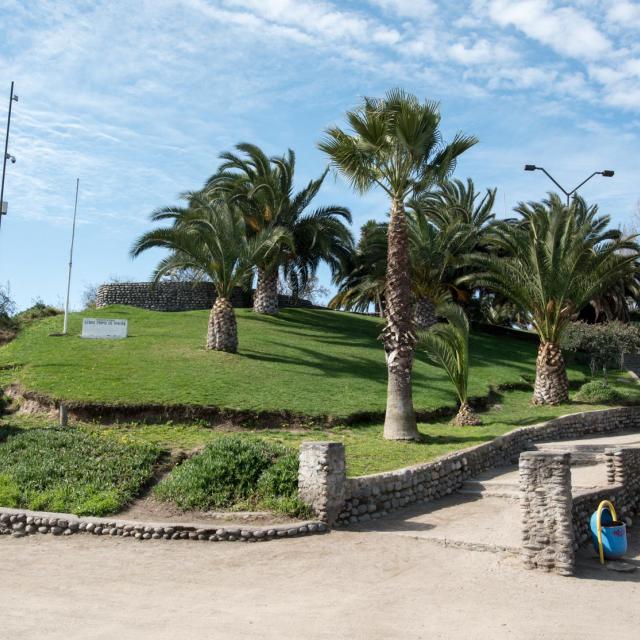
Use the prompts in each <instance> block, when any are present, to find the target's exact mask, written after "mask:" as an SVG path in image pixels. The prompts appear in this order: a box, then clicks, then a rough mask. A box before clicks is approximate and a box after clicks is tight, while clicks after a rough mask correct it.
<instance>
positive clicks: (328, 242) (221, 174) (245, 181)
mask: <svg viewBox="0 0 640 640" xmlns="http://www.w3.org/2000/svg"><path fill="white" fill-rule="evenodd" d="M236 149H237V150H238V151H239V152H240V154H235V153H229V152H226V153H223V154H221V156H220V157H221V159H222V160H223V162H222V164H221V165H220V167H219V168H218V171H217V172H216V173H215V174H214V175H213V176H212V177H211V178H210V179H209V180H208V181H207V184H206V186H205V189H206V190H208V191H211V192H213V193H222V194H224V195H225V196H226V197H228V198H230V199H231V201H233V202H234V203H235V204H236V205H237V206H238V207H239V208H240V209H241V210H242V212H243V214H244V217H245V221H246V224H247V233H248V234H249V235H252V234H255V233H260V232H261V231H264V230H266V229H269V228H271V227H276V226H278V227H282V228H284V229H286V230H287V231H288V232H289V234H290V236H291V238H292V242H291V244H282V245H280V251H277V252H273V253H271V254H270V255H269V256H268V257H267V258H265V259H264V260H263V261H261V262H259V263H258V264H257V268H258V269H257V270H258V281H257V285H256V292H255V295H254V304H253V309H254V311H255V312H257V313H266V314H275V313H277V312H278V279H279V274H280V273H281V274H282V277H283V278H284V279H285V280H286V282H287V283H288V285H289V288H290V289H291V291H292V292H293V294H294V296H295V295H297V293H298V292H299V291H302V290H303V289H304V287H305V286H306V284H307V283H308V282H309V279H310V278H311V277H312V276H314V275H315V273H316V270H317V268H318V266H319V265H320V262H323V261H324V262H326V263H327V264H328V265H329V268H330V269H331V272H332V273H335V272H336V271H337V270H338V268H339V266H340V264H341V263H342V262H343V261H344V260H346V259H347V256H348V255H349V254H350V253H351V252H352V251H353V237H352V235H351V232H350V231H349V229H348V228H347V226H346V225H345V224H344V222H345V221H346V222H348V223H350V222H351V214H350V213H349V210H348V209H346V208H344V207H339V206H337V205H330V206H325V207H319V208H317V209H315V210H313V211H307V209H308V207H309V205H310V204H311V202H312V200H313V199H314V198H315V197H316V195H317V194H318V192H319V190H320V187H321V186H322V183H323V182H324V178H325V176H326V173H327V172H326V171H325V172H324V173H323V174H322V175H321V176H320V178H318V179H317V180H311V181H310V182H309V184H308V185H307V186H306V187H305V188H304V189H302V190H301V191H299V192H297V193H295V192H294V189H293V180H294V174H295V154H294V152H293V151H292V150H291V149H289V151H288V153H287V154H286V155H285V156H282V157H271V158H269V157H267V155H266V154H265V153H264V152H263V151H262V150H261V149H260V148H259V147H257V146H255V145H252V144H247V143H243V144H239V145H237V146H236Z"/></svg>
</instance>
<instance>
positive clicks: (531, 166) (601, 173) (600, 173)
mask: <svg viewBox="0 0 640 640" xmlns="http://www.w3.org/2000/svg"><path fill="white" fill-rule="evenodd" d="M524 170H525V171H542V173H544V174H545V175H546V176H547V178H549V180H551V182H553V184H555V185H556V187H558V189H560V191H562V193H564V195H565V196H567V206H569V205H570V204H571V196H572V195H573V194H574V193H575V192H576V191H577V190H578V189H579V188H580V187H581V186H582V185H583V184H586V183H587V182H589V180H591V178H593V176H603V177H604V178H613V176H614V173H615V172H614V171H611V170H610V169H605V170H604V171H594V172H593V173H592V174H591V175H590V176H589V177H588V178H587V179H586V180H583V181H582V182H581V183H580V184H579V185H578V186H577V187H575V188H574V189H571V191H567V190H566V189H565V188H564V187H563V186H562V185H561V184H560V183H559V182H558V181H557V180H556V179H555V178H554V177H553V176H552V175H551V174H550V173H549V172H548V171H547V170H546V169H545V168H544V167H536V165H535V164H525V165H524Z"/></svg>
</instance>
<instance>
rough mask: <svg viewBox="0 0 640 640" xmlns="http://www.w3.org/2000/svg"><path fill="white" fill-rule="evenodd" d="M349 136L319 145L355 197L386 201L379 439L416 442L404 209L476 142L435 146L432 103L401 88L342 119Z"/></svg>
mask: <svg viewBox="0 0 640 640" xmlns="http://www.w3.org/2000/svg"><path fill="white" fill-rule="evenodd" d="M347 121H348V123H349V125H350V127H351V131H350V132H346V131H343V130H342V129H340V128H339V127H331V128H329V129H328V130H327V131H326V132H325V138H324V140H323V141H322V142H321V143H320V145H319V146H320V149H321V150H322V151H324V152H325V153H326V154H327V155H328V156H329V158H330V159H331V163H332V165H333V167H334V168H335V169H337V170H338V171H339V172H340V173H342V175H344V176H345V177H346V178H347V180H348V181H349V182H350V183H351V185H352V186H353V187H354V188H355V189H356V190H357V191H360V192H362V193H364V192H366V191H369V190H370V189H372V188H373V187H374V186H378V187H380V188H381V189H382V190H383V191H384V192H385V193H386V194H387V196H388V197H389V199H390V203H391V207H390V218H389V226H388V254H387V281H386V287H385V301H386V305H387V306H386V319H387V324H386V326H385V329H384V330H383V332H382V339H383V342H384V348H385V354H386V358H387V370H388V387H387V411H386V415H385V422H384V436H385V438H388V439H392V440H415V439H418V438H419V434H418V429H417V426H416V419H415V413H414V410H413V400H412V393H411V369H412V367H413V355H414V349H415V343H416V337H415V334H414V331H413V326H412V304H411V273H410V263H409V236H408V232H407V219H406V215H405V203H406V202H407V200H409V199H411V198H412V197H413V196H414V195H416V194H418V193H422V192H423V191H425V190H427V189H428V188H429V187H431V186H432V185H433V184H435V183H437V182H438V181H440V180H443V179H444V178H446V177H447V176H448V175H449V174H450V173H451V172H452V171H453V169H454V167H455V164H456V159H457V158H458V157H459V156H460V155H461V154H462V153H464V152H465V151H466V150H467V149H469V148H470V147H471V146H473V145H474V144H475V143H476V142H477V141H476V139H475V138H472V137H468V136H464V135H461V134H458V135H456V136H455V138H454V140H453V141H452V142H451V143H450V144H448V145H444V144H442V142H441V140H442V137H441V134H440V130H439V125H440V112H439V108H438V105H437V104H436V103H435V102H428V101H427V102H424V103H421V102H420V101H419V100H418V99H417V98H416V97H415V96H412V95H410V94H407V93H405V92H404V91H402V90H400V89H394V90H392V91H389V92H388V93H387V94H386V95H385V96H384V97H383V98H381V99H378V98H365V99H364V100H363V102H362V104H361V105H359V106H358V107H357V108H356V109H355V110H353V111H349V112H348V113H347Z"/></svg>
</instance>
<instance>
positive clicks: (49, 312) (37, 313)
mask: <svg viewBox="0 0 640 640" xmlns="http://www.w3.org/2000/svg"><path fill="white" fill-rule="evenodd" d="M61 313H62V310H61V309H56V307H52V306H51V305H48V304H45V303H44V302H40V301H38V302H36V303H35V304H34V305H32V306H31V307H29V308H28V309H25V310H24V311H21V312H20V313H18V314H16V315H15V316H14V319H15V320H16V321H17V322H18V323H19V324H29V323H30V322H33V321H34V320H40V319H41V318H50V317H51V316H57V315H60V314H61Z"/></svg>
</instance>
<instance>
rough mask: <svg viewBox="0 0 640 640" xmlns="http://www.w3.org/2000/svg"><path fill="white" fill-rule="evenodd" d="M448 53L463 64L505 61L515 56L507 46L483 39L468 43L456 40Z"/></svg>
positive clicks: (513, 58)
mask: <svg viewBox="0 0 640 640" xmlns="http://www.w3.org/2000/svg"><path fill="white" fill-rule="evenodd" d="M449 55H450V57H451V58H452V59H453V60H455V61H456V62H460V63H461V64H465V65H475V64H486V63H496V62H505V61H507V60H515V59H516V58H517V55H516V53H515V52H514V51H513V50H512V49H510V48H509V47H507V46H505V45H502V44H496V43H494V42H489V41H488V40H483V39H482V40H477V41H476V42H473V43H471V44H469V45H467V44H465V43H463V42H456V43H455V44H453V45H451V46H450V47H449Z"/></svg>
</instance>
